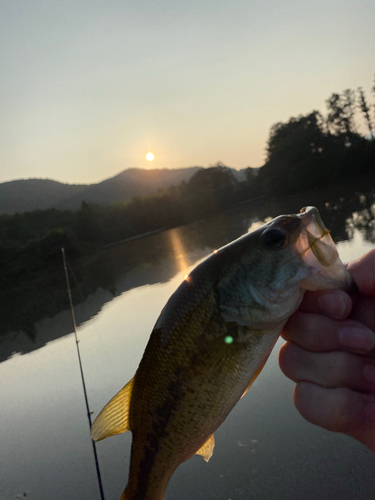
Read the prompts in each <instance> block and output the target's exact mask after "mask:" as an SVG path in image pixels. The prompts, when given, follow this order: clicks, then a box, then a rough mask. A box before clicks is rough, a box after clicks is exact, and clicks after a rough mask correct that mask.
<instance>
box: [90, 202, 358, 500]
mask: <svg viewBox="0 0 375 500" xmlns="http://www.w3.org/2000/svg"><path fill="white" fill-rule="evenodd" d="M351 284H352V280H351V277H350V275H349V273H348V271H347V270H346V269H345V267H344V265H343V264H342V262H341V260H340V258H339V255H338V253H337V250H336V247H335V245H334V242H333V240H332V238H331V236H330V234H329V231H328V230H327V229H326V227H325V226H324V223H323V221H322V220H321V217H320V215H319V212H318V210H317V209H316V208H315V207H305V208H303V209H302V210H301V212H300V213H299V214H293V215H282V216H279V217H276V218H275V219H273V220H272V221H270V222H268V223H267V224H265V225H264V226H262V227H260V228H258V229H256V230H255V231H253V232H252V233H249V234H246V235H244V236H242V237H241V238H238V239H237V240H235V241H233V242H232V243H230V244H228V245H226V246H224V247H222V248H220V249H219V250H217V251H215V252H214V253H213V254H212V255H211V256H209V257H208V258H207V259H206V260H205V261H204V262H202V263H201V264H199V265H198V266H197V267H196V268H195V269H194V270H193V271H191V273H190V274H189V276H188V277H187V279H185V280H184V281H183V282H182V283H181V285H180V286H179V287H178V288H177V290H176V291H175V292H174V293H173V294H172V296H171V297H170V299H169V300H168V302H167V304H166V305H165V307H164V308H163V310H162V312H161V314H160V316H159V318H158V320H157V322H156V324H155V326H154V329H153V331H152V333H151V336H150V339H149V342H148V344H147V346H146V349H145V352H144V354H143V357H142V360H141V362H140V364H139V367H138V369H137V372H136V374H135V376H134V378H133V379H132V380H130V382H128V384H127V385H126V386H125V387H124V388H123V389H121V391H119V392H118V393H117V394H116V395H115V396H114V397H113V398H112V399H111V401H110V402H109V403H108V404H107V405H106V406H105V407H104V409H103V410H102V411H101V413H100V414H99V415H98V417H97V418H96V420H95V422H94V424H93V426H92V430H91V435H92V439H93V440H95V441H99V440H101V439H104V438H106V437H108V436H112V435H115V434H120V433H122V432H125V431H128V430H130V431H132V434H133V439H132V447H131V459H130V470H129V478H128V484H127V486H126V488H125V490H124V493H123V495H122V497H121V499H122V500H164V498H165V491H166V488H167V485H168V482H169V480H170V478H171V476H172V474H173V472H174V471H175V470H176V468H177V467H178V466H179V465H180V464H181V463H182V462H184V461H185V460H187V459H189V458H190V457H192V456H193V455H194V454H198V455H201V456H202V457H203V458H204V459H205V460H206V461H208V460H209V459H210V457H211V456H212V453H213V448H214V445H215V441H214V436H213V433H214V431H215V430H216V429H217V428H218V427H219V426H220V425H221V424H222V422H223V421H224V420H225V418H226V417H227V415H228V414H229V412H230V411H231V410H232V408H233V407H234V406H235V404H236V403H237V401H238V400H239V399H240V398H241V397H242V396H243V395H244V394H245V393H246V392H247V390H248V389H249V388H250V386H251V384H252V383H253V381H254V380H255V379H256V377H257V376H258V375H259V373H260V372H261V370H262V368H263V366H264V364H265V362H266V361H267V358H268V356H269V355H270V353H271V350H272V348H273V346H274V344H275V342H276V341H277V338H278V336H279V334H280V332H281V330H282V328H283V326H284V325H285V323H286V321H287V320H288V318H289V316H290V315H291V314H293V312H294V311H295V310H296V309H297V308H298V306H299V304H300V303H301V300H302V298H303V295H304V293H305V291H306V290H318V289H329V288H341V289H345V290H349V289H350V287H351Z"/></svg>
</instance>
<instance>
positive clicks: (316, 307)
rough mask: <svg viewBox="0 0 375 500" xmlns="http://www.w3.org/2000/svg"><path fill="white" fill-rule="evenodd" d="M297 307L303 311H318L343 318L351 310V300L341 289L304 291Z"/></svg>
mask: <svg viewBox="0 0 375 500" xmlns="http://www.w3.org/2000/svg"><path fill="white" fill-rule="evenodd" d="M299 309H300V310H301V311H303V312H311V313H320V314H325V315H326V316H330V317H332V318H336V319H345V318H347V317H348V316H349V314H350V312H351V310H352V300H351V298H350V296H349V295H348V294H347V293H346V292H344V291H342V290H321V291H318V292H306V293H305V296H304V298H303V301H302V303H301V305H300V307H299Z"/></svg>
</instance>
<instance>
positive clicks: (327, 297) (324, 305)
mask: <svg viewBox="0 0 375 500" xmlns="http://www.w3.org/2000/svg"><path fill="white" fill-rule="evenodd" d="M318 303H319V307H320V310H321V311H322V312H323V313H325V314H329V316H333V317H334V318H343V317H344V314H345V309H346V304H345V301H344V299H343V298H342V297H341V296H340V295H338V294H337V293H324V294H323V295H321V296H320V297H319V299H318Z"/></svg>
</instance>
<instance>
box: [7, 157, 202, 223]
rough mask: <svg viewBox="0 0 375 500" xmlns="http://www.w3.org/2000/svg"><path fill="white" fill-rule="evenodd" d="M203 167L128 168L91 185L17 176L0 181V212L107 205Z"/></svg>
mask: <svg viewBox="0 0 375 500" xmlns="http://www.w3.org/2000/svg"><path fill="white" fill-rule="evenodd" d="M202 168H203V167H198V166H196V167H186V168H180V169H166V168H164V169H148V170H146V169H140V168H130V169H126V170H123V171H122V172H119V173H118V174H116V175H115V176H113V177H110V178H108V179H104V180H103V181H100V182H97V183H93V184H68V183H63V182H59V181H55V180H51V179H37V178H33V179H17V180H13V181H7V182H2V183H0V214H14V213H16V212H20V213H22V212H30V211H32V210H46V209H49V208H56V209H59V210H76V209H78V208H80V206H81V204H82V202H83V201H86V202H88V203H98V204H102V205H108V204H110V203H114V202H116V201H121V200H126V199H129V198H132V197H133V196H137V195H139V196H142V195H145V194H148V193H151V192H152V191H157V190H158V189H160V188H166V187H169V186H172V185H177V184H180V182H182V181H188V180H189V179H190V177H192V176H193V175H194V174H195V173H196V172H197V171H198V170H200V169H202Z"/></svg>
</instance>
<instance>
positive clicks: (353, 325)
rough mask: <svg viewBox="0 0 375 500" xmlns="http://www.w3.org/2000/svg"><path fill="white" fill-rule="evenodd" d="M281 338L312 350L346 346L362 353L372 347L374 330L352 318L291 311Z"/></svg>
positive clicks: (374, 346)
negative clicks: (337, 317)
mask: <svg viewBox="0 0 375 500" xmlns="http://www.w3.org/2000/svg"><path fill="white" fill-rule="evenodd" d="M281 335H282V337H283V338H284V339H285V340H289V341H292V342H295V343H296V344H298V345H300V346H301V347H304V348H305V349H308V350H310V351H316V352H328V351H337V350H348V351H351V352H355V353H358V354H366V353H368V352H370V351H371V350H372V349H374V348H375V333H374V332H373V331H372V330H370V329H369V328H368V327H366V325H363V324H362V323H359V322H358V321H354V320H351V319H350V320H344V321H339V320H335V319H332V318H328V317H326V316H322V315H321V314H307V313H303V312H301V311H297V312H295V313H294V314H293V315H292V316H291V317H290V318H289V321H288V322H287V324H286V325H285V327H284V329H283V331H282V333H281Z"/></svg>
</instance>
